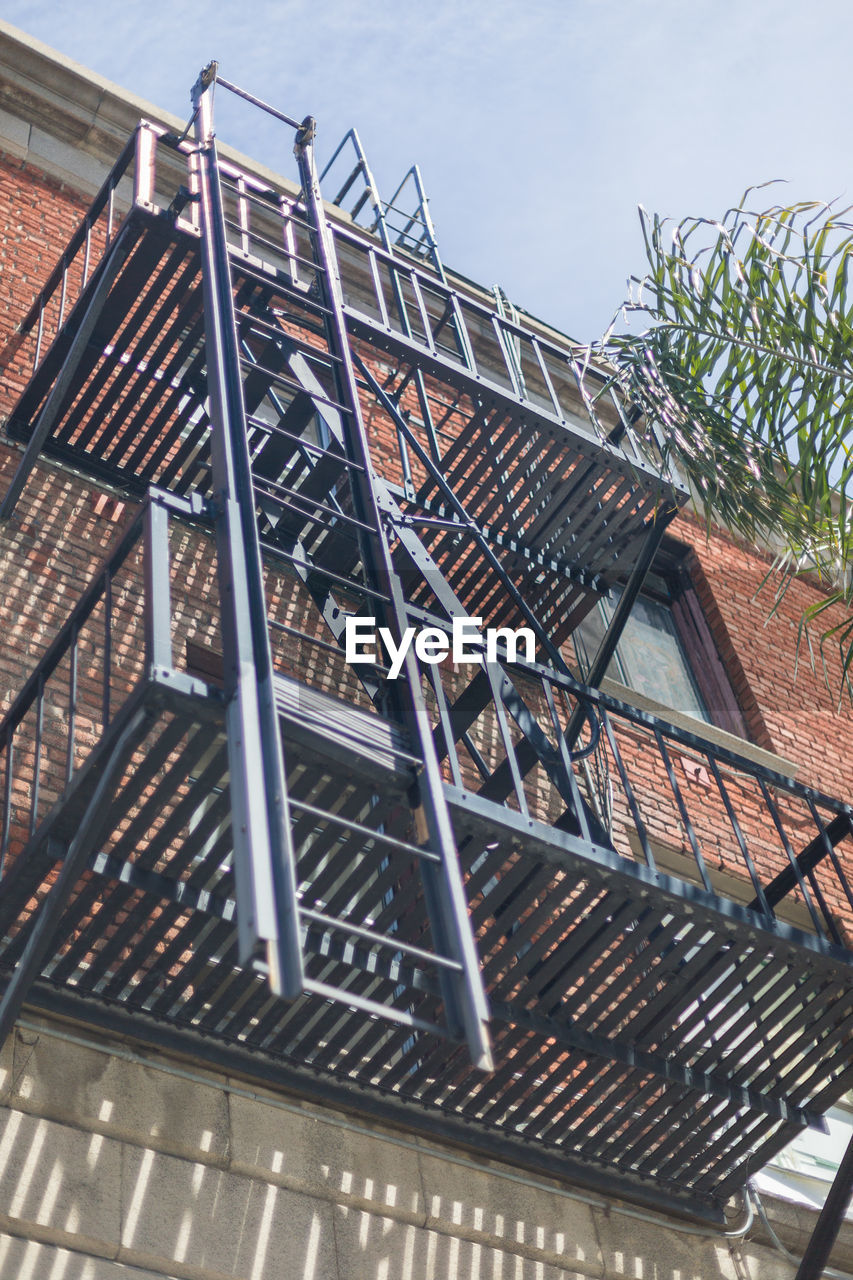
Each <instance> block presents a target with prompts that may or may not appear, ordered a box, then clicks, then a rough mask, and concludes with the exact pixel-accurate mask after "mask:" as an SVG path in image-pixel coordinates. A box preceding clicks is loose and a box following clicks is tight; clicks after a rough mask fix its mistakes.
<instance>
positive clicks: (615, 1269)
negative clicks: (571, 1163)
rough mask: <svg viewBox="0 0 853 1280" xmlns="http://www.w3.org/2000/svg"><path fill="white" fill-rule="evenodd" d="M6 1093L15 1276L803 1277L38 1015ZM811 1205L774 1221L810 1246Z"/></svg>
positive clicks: (1, 1205) (779, 1261)
mask: <svg viewBox="0 0 853 1280" xmlns="http://www.w3.org/2000/svg"><path fill="white" fill-rule="evenodd" d="M0 1103H2V1106H0V1280H119V1278H120V1277H121V1278H124V1280H143V1278H144V1280H150V1278H151V1277H155V1276H156V1277H162V1276H171V1277H188V1278H191V1280H219V1278H222V1280H224V1278H226V1277H227V1280H235V1277H239V1278H240V1280H291V1278H292V1280H445V1278H446V1277H453V1278H454V1280H558V1278H561V1280H579V1278H580V1277H584V1278H586V1277H601V1278H605V1277H607V1278H610V1277H612V1278H614V1280H615V1278H616V1277H620V1278H621V1277H632V1278H633V1280H716V1278H717V1277H720V1278H721V1280H722V1278H723V1277H725V1278H726V1280H729V1278H730V1280H791V1278H792V1277H793V1275H794V1268H793V1267H792V1266H791V1265H789V1264H788V1263H787V1262H786V1261H785V1260H784V1259H783V1258H782V1256H781V1255H780V1254H779V1253H778V1252H776V1251H775V1250H773V1249H771V1248H768V1247H766V1246H765V1245H763V1244H761V1243H760V1242H759V1241H757V1240H749V1239H747V1240H737V1239H733V1240H729V1239H726V1238H725V1237H724V1236H723V1235H722V1233H721V1234H719V1235H718V1236H713V1235H712V1234H704V1233H702V1231H701V1230H698V1229H693V1230H690V1229H688V1230H685V1229H684V1228H683V1227H682V1226H680V1225H679V1224H674V1223H670V1224H667V1223H666V1222H665V1221H664V1220H663V1219H660V1220H655V1219H654V1218H653V1217H652V1216H651V1215H643V1214H640V1213H638V1212H637V1211H636V1210H632V1209H630V1207H628V1206H625V1205H619V1204H616V1203H606V1202H605V1201H603V1200H600V1199H597V1198H595V1197H592V1196H585V1195H584V1192H583V1191H582V1189H573V1188H571V1187H567V1186H562V1185H560V1184H559V1183H558V1182H556V1181H555V1182H554V1183H553V1184H549V1183H548V1182H546V1181H544V1180H541V1179H536V1178H533V1177H528V1176H526V1175H525V1174H524V1173H523V1171H521V1170H516V1169H512V1168H511V1167H509V1166H505V1165H501V1164H498V1163H495V1162H489V1161H482V1160H481V1161H475V1160H474V1159H471V1158H469V1157H468V1156H466V1155H464V1154H462V1153H461V1152H459V1151H457V1150H454V1149H452V1148H450V1147H448V1148H442V1147H441V1146H439V1145H437V1144H435V1143H430V1142H427V1141H424V1140H419V1139H414V1138H411V1137H407V1136H406V1135H404V1134H397V1133H395V1132H393V1131H391V1130H383V1129H382V1128H380V1127H379V1126H375V1125H372V1124H370V1123H368V1122H365V1121H363V1120H361V1119H359V1118H358V1117H357V1116H347V1115H345V1114H343V1113H340V1112H334V1111H331V1110H326V1109H323V1108H320V1107H316V1106H313V1105H308V1104H306V1103H304V1102H301V1101H299V1100H298V1099H292V1098H288V1097H286V1096H283V1095H282V1096H276V1095H274V1094H272V1093H262V1092H259V1091H257V1090H254V1089H252V1088H251V1087H250V1086H249V1085H247V1084H245V1083H244V1082H238V1081H235V1080H229V1079H226V1078H224V1077H217V1076H215V1075H212V1074H211V1075H207V1074H205V1073H204V1072H203V1071H202V1070H200V1069H199V1068H198V1067H195V1066H193V1065H190V1064H183V1063H181V1062H179V1061H176V1060H170V1059H167V1058H159V1057H156V1056H154V1055H151V1054H148V1053H144V1052H143V1051H140V1050H134V1049H132V1048H131V1047H129V1046H126V1045H110V1044H108V1043H106V1042H104V1041H99V1040H98V1039H97V1038H95V1037H94V1035H92V1036H91V1037H90V1036H89V1034H88V1033H86V1032H85V1031H82V1032H81V1030H80V1029H79V1028H68V1027H64V1026H60V1025H58V1024H53V1023H49V1022H46V1021H43V1020H41V1019H37V1018H34V1017H33V1018H26V1019H24V1020H23V1022H22V1024H21V1026H20V1027H19V1028H18V1030H17V1032H16V1034H15V1036H14V1038H13V1040H10V1042H9V1043H8V1044H7V1045H6V1047H5V1048H4V1050H3V1052H2V1058H0ZM809 1218H810V1215H805V1216H804V1218H803V1220H802V1221H801V1222H799V1223H796V1222H795V1221H794V1219H793V1218H791V1217H790V1215H789V1216H788V1220H787V1224H786V1223H784V1222H781V1223H779V1222H777V1227H779V1229H780V1230H785V1229H786V1227H787V1232H788V1237H789V1239H790V1241H791V1243H792V1245H794V1246H796V1245H797V1243H799V1244H800V1245H801V1247H802V1245H803V1244H804V1243H805V1240H806V1239H807V1231H808V1229H809V1228H810V1225H811V1221H809V1220H808V1219H809ZM792 1233H793V1235H792ZM847 1253H848V1249H847V1248H845V1247H844V1245H842V1248H841V1250H840V1252H839V1259H838V1262H839V1264H840V1263H841V1262H843V1261H844V1260H845V1257H846V1256H847Z"/></svg>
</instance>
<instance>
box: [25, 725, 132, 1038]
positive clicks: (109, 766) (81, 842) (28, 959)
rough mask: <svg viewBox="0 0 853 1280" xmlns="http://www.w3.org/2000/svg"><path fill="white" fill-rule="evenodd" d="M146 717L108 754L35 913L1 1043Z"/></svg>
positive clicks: (95, 840)
mask: <svg viewBox="0 0 853 1280" xmlns="http://www.w3.org/2000/svg"><path fill="white" fill-rule="evenodd" d="M150 719H151V713H150V712H149V711H147V710H146V709H145V708H144V707H142V708H139V709H138V710H137V711H135V712H134V713H133V715H132V716H131V717H130V719H129V720H128V721H127V723H126V724H125V726H124V728H123V729H122V731H121V733H120V734H119V736H118V739H117V741H116V742H115V743H114V744H113V746H112V749H111V750H110V752H109V755H108V758H107V760H106V763H105V764H104V766H103V769H102V772H101V774H100V777H99V778H98V782H97V785H96V786H95V789H94V791H93V792H92V795H91V798H90V799H89V803H88V804H87V805H86V809H85V811H84V813H83V817H82V819H81V821H80V825H79V826H78V828H77V834H76V835H75V837H74V839H73V840H72V842H71V844H70V846H69V848H68V852H67V854H66V855H65V861H64V862H63V864H62V870H61V871H60V873H59V875H58V876H57V878H56V880H55V881H54V883H53V885H52V886H51V888H50V891H49V893H48V895H47V899H46V900H45V902H44V903H43V904H42V906H41V908H40V910H39V912H38V915H37V917H36V921H35V924H34V925H33V929H32V933H31V934H30V936H29V939H28V941H27V945H26V947H25V948H24V953H23V955H22V956H21V958H20V960H19V961H18V963H17V965H16V967H15V972H14V973H13V974H12V978H11V980H10V982H9V985H8V987H7V988H6V990H5V992H4V993H3V999H2V1001H0V1045H3V1044H4V1043H5V1041H6V1037H7V1036H8V1034H9V1032H10V1031H11V1030H12V1028H13V1026H14V1025H15V1022H16V1021H17V1018H18V1015H19V1014H20V1012H21V1006H22V1004H23V1003H24V1001H25V1000H26V998H27V992H28V991H29V989H30V987H31V986H32V984H33V982H34V981H35V980H36V978H37V977H38V975H39V972H40V970H41V967H42V965H43V964H44V961H45V958H46V956H47V952H48V949H49V947H50V943H51V939H52V938H53V935H54V933H55V931H56V927H57V925H58V924H59V921H60V919H61V917H62V912H63V911H64V910H65V907H66V905H67V903H68V900H69V898H70V897H71V893H72V891H73V889H74V886H75V884H76V883H77V881H78V880H79V879H80V876H81V875H82V873H83V869H84V868H85V866H86V862H87V860H88V857H89V854H90V853H91V852H92V850H93V849H95V848H96V847H97V845H98V844H100V842H101V841H102V840H103V838H104V835H105V833H106V826H107V824H108V823H109V822H110V821H111V812H110V803H109V802H110V799H111V798H112V794H113V790H114V788H115V787H116V785H117V784H118V781H119V779H120V777H121V774H122V771H123V769H124V767H125V765H126V764H127V762H128V760H129V759H130V757H131V755H132V754H133V751H134V749H135V748H136V746H137V744H138V743H139V742H140V741H141V739H142V738H143V737H144V736H145V730H146V727H147V725H148V724H149V722H150Z"/></svg>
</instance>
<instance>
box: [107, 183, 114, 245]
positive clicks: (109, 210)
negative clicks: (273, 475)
mask: <svg viewBox="0 0 853 1280" xmlns="http://www.w3.org/2000/svg"><path fill="white" fill-rule="evenodd" d="M115 196H116V189H115V187H114V186H113V187H110V198H109V201H108V203H107V245H109V243H110V241H111V240H112V238H113V218H114V216H115Z"/></svg>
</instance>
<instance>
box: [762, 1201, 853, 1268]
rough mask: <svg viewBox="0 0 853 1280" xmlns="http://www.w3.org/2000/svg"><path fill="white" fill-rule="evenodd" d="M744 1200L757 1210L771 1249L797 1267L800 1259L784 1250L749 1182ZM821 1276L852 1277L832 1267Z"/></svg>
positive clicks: (788, 1250)
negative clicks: (770, 1243) (770, 1242)
mask: <svg viewBox="0 0 853 1280" xmlns="http://www.w3.org/2000/svg"><path fill="white" fill-rule="evenodd" d="M746 1198H747V1200H748V1201H749V1202H750V1203H751V1204H753V1205H754V1207H755V1208H756V1209H757V1211H758V1216H759V1218H760V1219H761V1223H762V1226H763V1227H764V1229H765V1231H766V1232H767V1234H768V1235H769V1237H770V1239H771V1241H772V1243H773V1247H774V1248H775V1249H776V1250H777V1252H778V1253H781V1255H782V1257H783V1258H785V1259H786V1260H787V1261H788V1262H790V1263H791V1265H792V1266H794V1267H798V1266H799V1265H800V1262H801V1261H802V1259H800V1258H798V1257H796V1256H795V1255H794V1254H793V1253H791V1251H790V1249H786V1248H785V1246H784V1245H783V1243H782V1241H781V1240H780V1239H779V1237H778V1236H777V1234H776V1232H775V1231H774V1229H773V1227H772V1226H771V1223H770V1219H769V1218H768V1217H767V1213H766V1212H765V1209H764V1205H763V1204H762V1201H761V1196H760V1195H759V1194H758V1189H757V1187H756V1186H755V1184H754V1183H753V1182H752V1181H751V1180H750V1181H749V1182H748V1183H747V1184H746ZM821 1274H822V1276H823V1277H824V1280H853V1276H851V1274H850V1272H849V1271H836V1269H835V1268H834V1267H824V1269H823V1271H822V1273H821Z"/></svg>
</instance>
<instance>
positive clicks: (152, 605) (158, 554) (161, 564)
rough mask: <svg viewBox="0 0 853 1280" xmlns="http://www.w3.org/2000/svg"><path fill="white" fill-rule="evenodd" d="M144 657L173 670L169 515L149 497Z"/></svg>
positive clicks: (158, 668)
mask: <svg viewBox="0 0 853 1280" xmlns="http://www.w3.org/2000/svg"><path fill="white" fill-rule="evenodd" d="M144 555H145V658H146V661H147V663H148V665H149V668H151V667H154V668H155V669H157V670H158V671H171V669H172V608H171V599H170V596H171V582H170V580H169V513H168V511H167V510H166V508H165V507H164V506H163V504H162V503H160V502H157V501H156V499H154V498H149V500H148V507H147V510H146V512H145V550H144Z"/></svg>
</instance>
